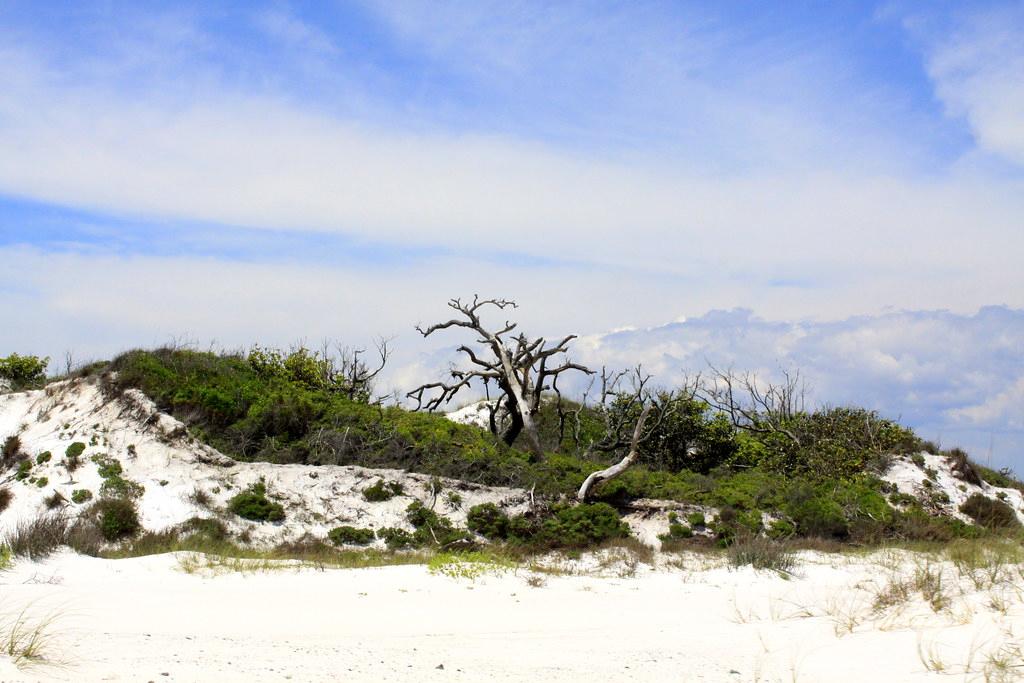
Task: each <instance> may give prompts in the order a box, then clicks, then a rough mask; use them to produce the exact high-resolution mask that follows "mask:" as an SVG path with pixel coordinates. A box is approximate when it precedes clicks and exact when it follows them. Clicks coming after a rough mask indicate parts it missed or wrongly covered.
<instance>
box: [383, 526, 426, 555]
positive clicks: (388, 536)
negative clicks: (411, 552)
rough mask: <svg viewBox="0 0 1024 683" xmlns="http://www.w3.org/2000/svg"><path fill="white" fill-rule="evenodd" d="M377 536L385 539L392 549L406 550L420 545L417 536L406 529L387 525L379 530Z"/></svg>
mask: <svg viewBox="0 0 1024 683" xmlns="http://www.w3.org/2000/svg"><path fill="white" fill-rule="evenodd" d="M377 537H378V538H381V539H383V540H384V543H385V544H386V545H387V546H388V548H389V549H390V550H404V549H406V548H415V547H417V546H418V543H417V541H416V538H415V537H414V536H413V535H412V534H411V533H410V532H408V531H406V530H405V529H399V528H398V527H393V526H392V527H385V528H383V529H381V530H380V531H378V532H377Z"/></svg>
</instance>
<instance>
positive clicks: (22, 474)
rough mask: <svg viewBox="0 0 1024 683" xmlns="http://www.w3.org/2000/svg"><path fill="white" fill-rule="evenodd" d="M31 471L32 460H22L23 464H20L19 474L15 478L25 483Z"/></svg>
mask: <svg viewBox="0 0 1024 683" xmlns="http://www.w3.org/2000/svg"><path fill="white" fill-rule="evenodd" d="M31 471H32V461H31V460H22V461H21V462H19V463H18V472H17V474H15V475H14V478H15V479H17V480H18V481H23V480H25V479H28V474H29V472H31Z"/></svg>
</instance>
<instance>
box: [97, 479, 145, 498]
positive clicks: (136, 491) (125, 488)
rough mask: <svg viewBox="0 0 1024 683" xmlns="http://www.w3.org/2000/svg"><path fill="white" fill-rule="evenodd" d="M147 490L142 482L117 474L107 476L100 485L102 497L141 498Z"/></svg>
mask: <svg viewBox="0 0 1024 683" xmlns="http://www.w3.org/2000/svg"><path fill="white" fill-rule="evenodd" d="M145 492H146V489H145V487H144V486H143V485H142V484H139V483H138V482H134V481H131V480H130V479H124V478H122V477H120V476H117V475H115V476H113V477H107V478H106V479H104V480H103V483H102V484H101V485H100V497H102V498H141V497H142V494H143V493H145Z"/></svg>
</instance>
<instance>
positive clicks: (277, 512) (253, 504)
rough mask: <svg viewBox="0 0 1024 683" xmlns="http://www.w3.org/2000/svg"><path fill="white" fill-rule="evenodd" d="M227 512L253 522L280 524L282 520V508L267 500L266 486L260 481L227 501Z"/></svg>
mask: <svg viewBox="0 0 1024 683" xmlns="http://www.w3.org/2000/svg"><path fill="white" fill-rule="evenodd" d="M228 510H230V511H231V512H233V513H235V514H236V515H238V516H239V517H241V518H242V519H248V520H251V521H253V522H280V521H281V520H283V519H284V507H283V506H282V505H281V504H280V503H276V502H274V501H272V500H270V499H269V498H267V486H266V484H264V483H263V482H262V481H260V482H257V483H255V484H253V485H252V486H250V487H249V488H248V489H247V490H245V491H242V492H241V493H239V494H236V495H235V496H234V497H232V498H231V500H229V501H228Z"/></svg>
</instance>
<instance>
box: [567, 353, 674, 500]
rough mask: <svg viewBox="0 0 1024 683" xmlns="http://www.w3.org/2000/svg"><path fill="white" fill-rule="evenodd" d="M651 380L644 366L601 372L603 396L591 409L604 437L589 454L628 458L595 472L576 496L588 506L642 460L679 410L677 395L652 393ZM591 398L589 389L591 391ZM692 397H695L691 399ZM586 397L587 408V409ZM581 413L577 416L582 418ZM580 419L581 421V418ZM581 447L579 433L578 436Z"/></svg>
mask: <svg viewBox="0 0 1024 683" xmlns="http://www.w3.org/2000/svg"><path fill="white" fill-rule="evenodd" d="M626 377H629V378H630V388H629V390H625V389H624V388H623V386H622V385H623V382H624V380H625V379H626ZM650 380H651V376H650V375H647V374H645V373H644V372H643V370H642V369H641V368H640V366H637V367H636V368H634V369H633V370H632V371H621V372H608V371H607V370H606V369H605V368H602V369H601V375H600V385H599V392H600V393H599V395H598V399H597V402H596V404H595V405H594V406H593V407H592V408H591V410H593V411H594V412H596V413H597V415H599V416H600V418H601V420H602V421H603V422H604V433H603V435H602V437H601V439H600V440H598V441H595V442H593V443H591V444H589V445H588V446H587V449H586V452H587V454H590V453H591V452H593V451H601V452H616V451H618V452H621V451H622V449H624V448H625V449H627V450H626V454H625V455H624V456H623V457H622V458H621V459H620V460H619V461H618V462H617V463H615V464H614V465H612V466H610V467H607V468H605V469H603V470H598V471H596V472H591V473H590V475H589V476H588V477H587V478H586V479H585V480H584V482H583V485H582V486H580V490H579V492H578V493H577V494H576V498H577V500H579V501H580V502H581V503H582V502H586V500H587V498H588V497H589V496H590V494H591V493H592V492H593V490H594V487H596V486H597V485H598V484H600V483H601V482H604V481H608V480H609V479H614V478H615V477H617V476H619V475H620V474H622V473H623V472H625V471H626V470H627V469H629V468H630V467H632V466H633V465H634V464H635V463H636V461H637V460H638V459H639V458H640V448H641V445H642V444H643V443H644V442H645V441H647V440H648V439H649V438H650V437H651V435H652V434H653V433H654V432H655V430H657V428H658V427H659V426H660V425H661V423H662V422H663V421H664V420H665V419H666V418H668V417H669V416H670V415H671V414H672V413H673V411H675V410H676V408H677V405H678V399H679V398H680V396H679V395H677V394H676V393H675V392H660V393H652V392H650V391H648V388H647V385H648V383H649V382H650ZM587 393H588V394H589V393H590V392H589V389H588V392H587ZM687 396H688V397H692V394H689V395H687ZM586 403H587V397H586V396H584V401H583V405H584V406H586ZM578 414H579V413H578V412H577V416H578ZM577 419H578V417H577ZM577 444H578V432H577Z"/></svg>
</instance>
